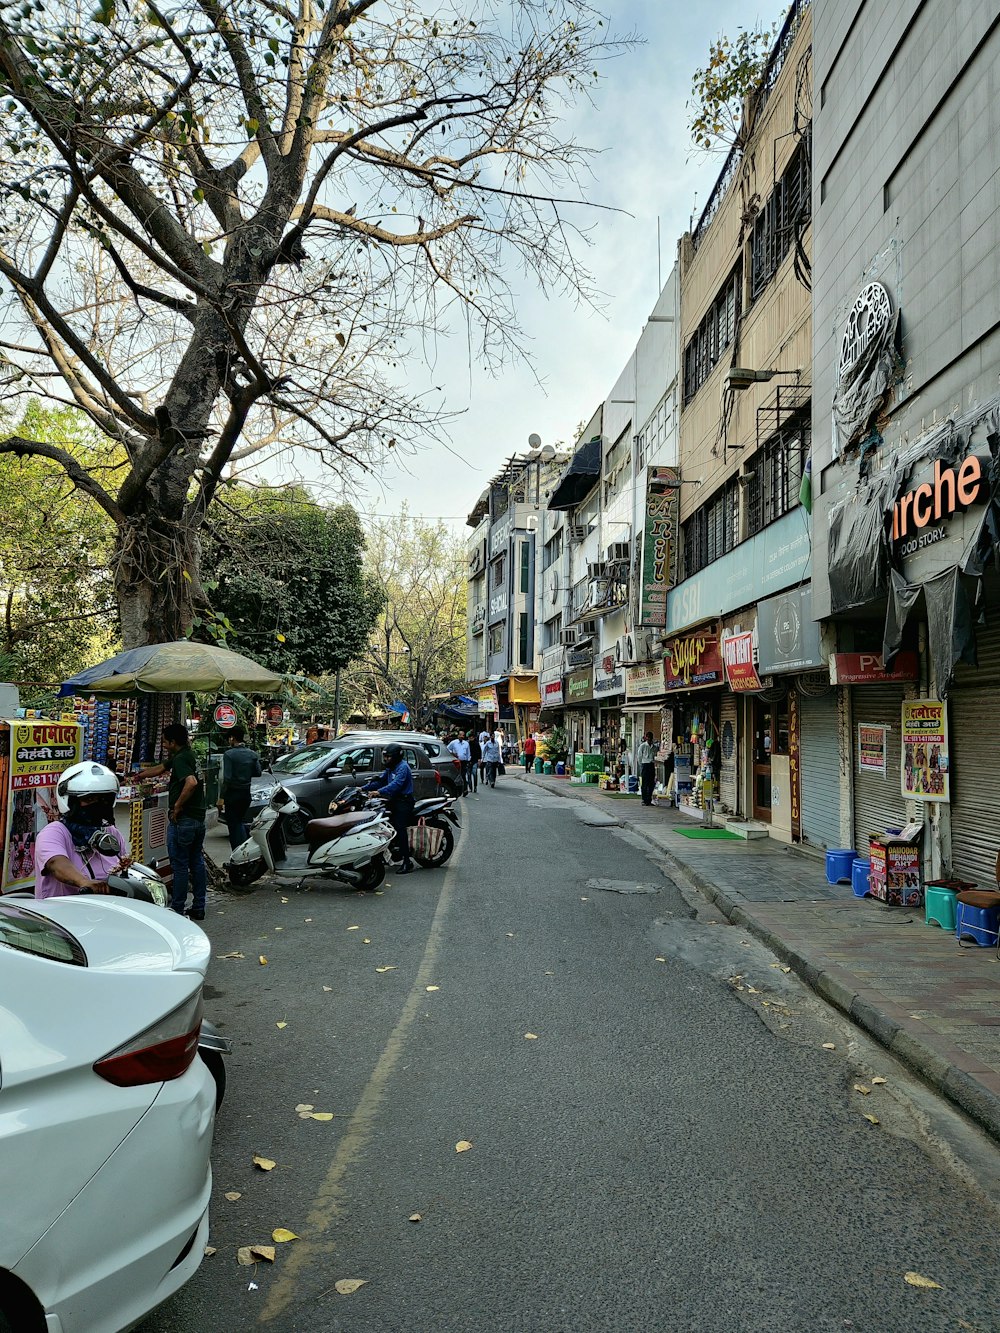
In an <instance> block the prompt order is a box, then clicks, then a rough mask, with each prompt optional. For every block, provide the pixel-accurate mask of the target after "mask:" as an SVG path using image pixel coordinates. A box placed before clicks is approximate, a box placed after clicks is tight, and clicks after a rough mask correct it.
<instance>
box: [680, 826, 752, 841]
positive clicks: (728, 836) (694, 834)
mask: <svg viewBox="0 0 1000 1333" xmlns="http://www.w3.org/2000/svg"><path fill="white" fill-rule="evenodd" d="M674 832H675V833H679V834H680V835H681V837H682V838H706V839H710V840H711V841H713V842H742V841H743V839H742V838H741V837H740V835H739V834H738V833H730V832H729V830H728V829H725V828H675V829H674Z"/></svg>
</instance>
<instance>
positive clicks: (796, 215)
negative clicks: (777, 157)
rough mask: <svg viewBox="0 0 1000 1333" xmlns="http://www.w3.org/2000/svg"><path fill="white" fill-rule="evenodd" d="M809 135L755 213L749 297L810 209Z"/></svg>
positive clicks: (765, 281)
mask: <svg viewBox="0 0 1000 1333" xmlns="http://www.w3.org/2000/svg"><path fill="white" fill-rule="evenodd" d="M810 157H811V139H810V136H809V135H806V137H805V138H803V139H802V140H801V141H800V143H799V145H798V147H797V148H796V150H795V152H794V153H793V154H792V159H791V161H790V162H789V164H788V166H787V167H786V168H785V173H784V175H783V176H782V177H781V179H780V180H779V181H778V182H777V183H776V185H775V187H774V189H773V190H772V192H771V195H770V198H769V199H768V201H767V203H766V204H765V205H764V207H763V208H762V209H761V210H760V212H759V213H758V214H757V217H756V219H755V221H754V224H753V233H752V235H751V238H750V300H751V301H756V299H757V297H758V296H760V294H761V292H762V291H763V290H764V288H765V287H766V286H767V284H768V283H769V282H770V281H771V279H772V278H773V277H774V275H775V273H777V271H778V268H779V267H780V265H781V261H782V260H783V259H784V258H785V256H786V255H787V254H788V252H789V250H790V249H791V248H792V245H793V244H794V241H795V230H796V227H799V226H802V225H803V224H804V223H806V222H807V221H808V220H809V217H810V216H811V210H812V194H811V191H812V169H811V161H810Z"/></svg>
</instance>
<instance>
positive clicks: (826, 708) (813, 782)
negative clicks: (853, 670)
mask: <svg viewBox="0 0 1000 1333" xmlns="http://www.w3.org/2000/svg"><path fill="white" fill-rule="evenodd" d="M799 717H800V719H801V736H800V739H799V753H800V755H801V763H802V778H801V787H802V798H801V810H802V839H803V841H804V842H810V843H812V844H813V845H814V846H816V847H838V846H839V845H840V754H839V752H838V742H837V693H836V691H835V690H831V691H830V693H829V694H824V695H822V696H821V697H820V698H818V699H810V698H804V697H800V699H799Z"/></svg>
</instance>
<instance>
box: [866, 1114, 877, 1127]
mask: <svg viewBox="0 0 1000 1333" xmlns="http://www.w3.org/2000/svg"><path fill="white" fill-rule="evenodd" d="M865 1119H866V1120H867V1121H868V1123H869V1124H870V1125H877V1124H878V1123H879V1118H878V1116H877V1115H871V1114H869V1113H867V1112H866V1113H865Z"/></svg>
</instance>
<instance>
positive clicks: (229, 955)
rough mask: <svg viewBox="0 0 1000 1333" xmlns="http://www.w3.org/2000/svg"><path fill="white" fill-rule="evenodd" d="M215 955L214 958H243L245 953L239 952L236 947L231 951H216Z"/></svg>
mask: <svg viewBox="0 0 1000 1333" xmlns="http://www.w3.org/2000/svg"><path fill="white" fill-rule="evenodd" d="M215 956H216V958H245V957H246V954H245V953H240V952H239V950H238V949H236V950H234V951H233V952H232V953H217V954H216V955H215Z"/></svg>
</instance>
